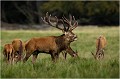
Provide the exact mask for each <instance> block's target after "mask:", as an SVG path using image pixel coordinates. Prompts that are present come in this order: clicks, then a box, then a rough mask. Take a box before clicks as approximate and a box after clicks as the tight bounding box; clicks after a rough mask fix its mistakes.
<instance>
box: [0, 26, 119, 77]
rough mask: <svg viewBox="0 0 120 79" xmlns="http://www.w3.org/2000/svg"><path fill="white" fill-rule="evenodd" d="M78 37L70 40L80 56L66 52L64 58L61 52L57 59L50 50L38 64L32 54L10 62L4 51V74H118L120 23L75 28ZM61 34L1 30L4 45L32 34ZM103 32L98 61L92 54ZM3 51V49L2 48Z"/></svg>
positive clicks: (39, 58) (74, 75) (100, 75)
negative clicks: (102, 50) (23, 60)
mask: <svg viewBox="0 0 120 79" xmlns="http://www.w3.org/2000/svg"><path fill="white" fill-rule="evenodd" d="M74 33H75V34H77V36H78V40H77V41H75V42H73V43H71V47H72V49H73V50H78V52H79V58H75V59H74V58H72V57H70V55H68V56H67V60H66V61H65V60H64V59H63V57H62V54H60V58H59V60H58V61H57V62H56V63H53V62H52V61H51V57H50V55H48V54H39V56H38V58H37V61H36V63H35V65H33V64H32V62H31V57H30V58H29V60H28V61H27V62H26V63H20V62H19V63H17V64H14V65H7V64H6V63H5V62H3V55H2V54H1V55H0V57H1V63H2V64H1V77H2V78H119V28H118V27H104V28H100V27H82V28H77V29H76V30H74ZM60 34H62V32H61V31H59V30H57V29H53V30H46V31H42V30H41V31H35V30H14V31H13V30H2V31H1V49H2V50H3V46H4V44H6V43H11V41H12V40H13V39H15V38H20V39H22V40H23V41H27V40H29V39H30V38H32V37H43V36H51V35H52V36H53V35H55V36H58V35H60ZM100 35H104V36H105V37H106V39H107V47H106V48H105V58H104V59H103V60H101V61H97V60H95V59H94V58H93V56H92V55H91V51H92V52H95V50H96V47H95V41H96V39H97V38H98V37H99V36H100ZM1 53H2V52H1Z"/></svg>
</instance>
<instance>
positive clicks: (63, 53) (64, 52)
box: [62, 51, 67, 60]
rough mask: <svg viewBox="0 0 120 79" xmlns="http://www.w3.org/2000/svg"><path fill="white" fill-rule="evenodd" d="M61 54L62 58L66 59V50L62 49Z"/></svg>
mask: <svg viewBox="0 0 120 79" xmlns="http://www.w3.org/2000/svg"><path fill="white" fill-rule="evenodd" d="M62 55H63V57H64V59H65V60H66V57H67V52H66V51H63V52H62Z"/></svg>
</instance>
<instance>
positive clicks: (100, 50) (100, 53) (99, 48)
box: [92, 36, 107, 59]
mask: <svg viewBox="0 0 120 79" xmlns="http://www.w3.org/2000/svg"><path fill="white" fill-rule="evenodd" d="M106 44H107V41H106V38H105V37H104V36H100V37H99V38H98V39H97V40H96V54H95V55H94V54H93V53H92V55H93V56H94V58H95V59H101V58H103V57H104V48H105V47H106Z"/></svg>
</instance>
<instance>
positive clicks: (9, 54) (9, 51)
mask: <svg viewBox="0 0 120 79" xmlns="http://www.w3.org/2000/svg"><path fill="white" fill-rule="evenodd" d="M3 55H4V60H5V61H6V62H7V63H12V62H13V58H14V48H13V46H12V44H5V45H4V49H3Z"/></svg>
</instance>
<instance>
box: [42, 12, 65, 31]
mask: <svg viewBox="0 0 120 79" xmlns="http://www.w3.org/2000/svg"><path fill="white" fill-rule="evenodd" d="M50 17H51V14H50V15H49V14H48V12H47V13H46V16H45V17H43V18H42V17H41V19H42V20H43V22H44V23H46V24H48V25H50V26H52V27H56V28H58V29H60V30H63V29H62V28H60V27H58V18H57V17H56V16H55V18H56V20H57V21H56V24H55V25H53V24H52V22H51V21H50Z"/></svg>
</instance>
